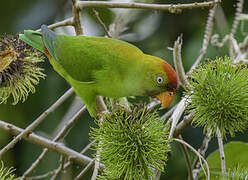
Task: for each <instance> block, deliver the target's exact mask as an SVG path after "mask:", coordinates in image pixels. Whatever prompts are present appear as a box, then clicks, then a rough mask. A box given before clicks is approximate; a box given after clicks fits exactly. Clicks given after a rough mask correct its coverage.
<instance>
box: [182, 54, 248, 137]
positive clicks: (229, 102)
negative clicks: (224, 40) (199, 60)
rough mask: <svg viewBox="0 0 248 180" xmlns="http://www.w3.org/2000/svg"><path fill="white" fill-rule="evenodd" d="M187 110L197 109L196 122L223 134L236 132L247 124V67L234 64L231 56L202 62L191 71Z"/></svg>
mask: <svg viewBox="0 0 248 180" xmlns="http://www.w3.org/2000/svg"><path fill="white" fill-rule="evenodd" d="M188 80H189V83H190V85H189V86H188V87H187V93H186V94H188V95H189V96H190V101H189V105H188V108H187V109H188V111H189V112H192V113H194V114H195V115H194V119H193V123H195V124H196V125H197V126H203V127H204V130H205V131H207V129H211V130H212V134H215V133H216V130H217V128H219V129H220V132H221V134H222V136H224V137H225V135H226V134H230V135H231V136H234V134H235V132H242V131H244V130H245V129H246V128H247V127H248V93H247V92H248V69H247V67H246V65H243V64H237V65H233V64H232V61H231V60H230V59H229V58H228V57H225V58H217V59H216V60H215V61H209V62H208V63H207V64H205V65H202V66H199V67H198V68H197V69H196V70H195V71H194V72H193V73H192V74H191V75H189V78H188Z"/></svg>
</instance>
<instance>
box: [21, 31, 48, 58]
mask: <svg viewBox="0 0 248 180" xmlns="http://www.w3.org/2000/svg"><path fill="white" fill-rule="evenodd" d="M19 38H20V39H21V40H22V41H24V42H25V43H27V44H28V45H30V46H32V47H33V48H35V49H37V50H39V51H41V52H43V53H44V48H43V47H44V44H43V41H42V35H41V33H40V32H37V31H33V30H24V34H19Z"/></svg>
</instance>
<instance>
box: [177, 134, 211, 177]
mask: <svg viewBox="0 0 248 180" xmlns="http://www.w3.org/2000/svg"><path fill="white" fill-rule="evenodd" d="M173 140H174V141H177V142H179V143H181V144H184V145H185V146H187V147H188V148H189V149H191V150H192V151H193V152H194V153H195V154H196V155H197V156H198V157H199V160H200V162H201V165H202V170H203V171H204V173H205V175H206V177H207V179H208V180H209V179H210V172H209V167H208V163H207V161H206V160H205V159H204V157H202V155H201V154H200V153H199V152H197V151H196V150H195V149H194V148H193V147H192V146H191V145H190V144H188V143H187V142H185V141H183V140H181V139H176V138H173ZM202 160H203V162H204V163H205V165H206V168H207V173H206V172H205V168H204V166H203V164H202Z"/></svg>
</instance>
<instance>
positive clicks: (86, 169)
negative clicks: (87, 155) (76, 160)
mask: <svg viewBox="0 0 248 180" xmlns="http://www.w3.org/2000/svg"><path fill="white" fill-rule="evenodd" d="M94 162H95V159H92V160H91V162H90V163H89V164H88V165H87V166H86V167H85V168H84V169H83V170H82V171H81V172H80V173H79V174H78V175H77V177H76V178H75V180H79V179H80V178H82V177H83V176H84V175H85V173H86V172H88V171H89V170H90V168H91V167H92V166H93V165H94Z"/></svg>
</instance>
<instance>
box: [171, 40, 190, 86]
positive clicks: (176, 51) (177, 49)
mask: <svg viewBox="0 0 248 180" xmlns="http://www.w3.org/2000/svg"><path fill="white" fill-rule="evenodd" d="M182 43H183V40H182V35H180V36H178V38H177V40H176V41H175V42H174V47H173V61H174V64H175V68H176V72H177V74H178V77H179V80H180V82H181V84H182V85H183V86H186V84H188V83H187V80H186V75H185V71H184V68H183V62H182V56H181V49H182Z"/></svg>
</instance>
